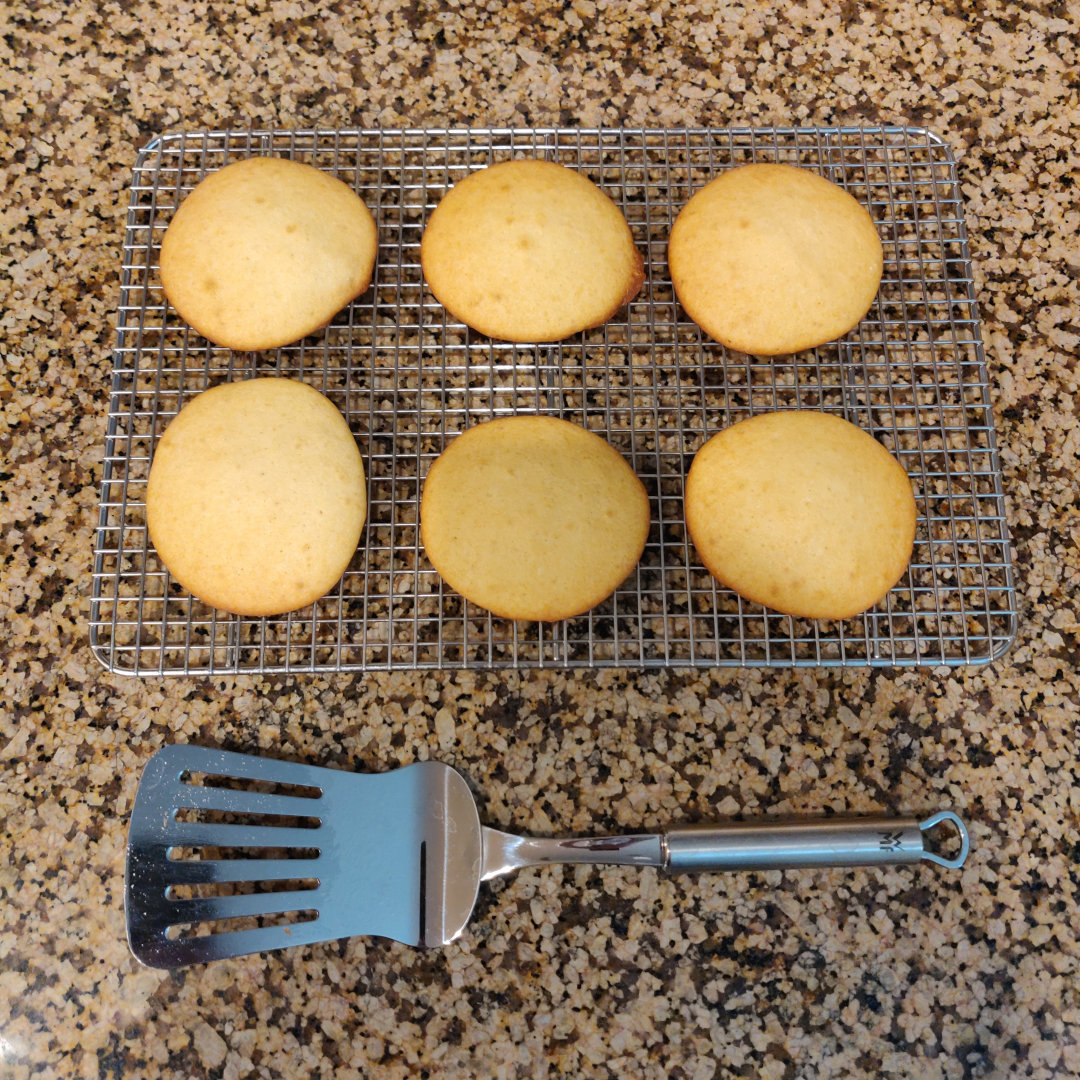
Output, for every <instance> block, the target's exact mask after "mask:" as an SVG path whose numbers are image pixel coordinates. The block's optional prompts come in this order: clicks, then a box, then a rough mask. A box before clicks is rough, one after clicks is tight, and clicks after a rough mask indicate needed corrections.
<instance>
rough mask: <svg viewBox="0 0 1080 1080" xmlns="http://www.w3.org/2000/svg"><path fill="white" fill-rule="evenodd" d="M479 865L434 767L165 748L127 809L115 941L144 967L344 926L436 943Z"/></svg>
mask: <svg viewBox="0 0 1080 1080" xmlns="http://www.w3.org/2000/svg"><path fill="white" fill-rule="evenodd" d="M198 781H203V782H198ZM222 784H228V785H230V786H218V785H222ZM210 785H214V786H210ZM253 785H254V786H257V787H259V788H261V789H270V790H257V791H253V790H250V788H251V787H252V786H253ZM283 787H286V788H302V789H305V790H304V792H303V794H300V795H298V794H283V793H281V790H280V789H281V788H283ZM223 815H225V816H227V817H228V820H225V821H222V820H221V818H222V816H223ZM297 820H298V821H299V824H297V823H296V822H297ZM177 856H180V857H177ZM480 859H481V840H480V821H479V817H478V815H477V812H476V804H475V802H474V800H473V797H472V794H471V792H470V791H469V789H468V786H467V785H466V783H465V781H464V780H463V779H462V777H461V776H460V775H459V774H458V773H457V772H455V771H454V770H453V769H451V768H450V767H449V766H447V765H442V764H440V763H438V762H421V763H417V764H415V765H409V766H406V767H404V768H400V769H395V770H393V771H391V772H386V773H363V774H358V773H349V772H339V771H337V770H332V769H324V768H319V767H315V766H308V765H300V764H295V763H292V762H284V761H272V760H269V759H265V758H257V757H250V756H248V755H245V754H236V753H231V752H229V751H223V750H210V749H206V748H202V747H196V746H168V747H165V748H164V749H162V750H160V751H158V752H157V753H156V754H155V755H154V756H153V757H152V758H151V759H150V761H149V762H148V764H147V766H146V768H145V770H144V772H143V776H142V779H141V781H140V783H139V788H138V791H137V793H136V796H135V805H134V807H133V808H132V814H131V824H130V829H129V839H128V859H127V873H126V880H125V900H126V905H127V923H128V942H129V945H130V947H131V951H132V952H133V954H134V955H135V957H136V958H137V959H138V960H140V961H142V962H143V963H145V964H148V965H150V966H152V967H179V966H182V965H185V964H192V963H199V962H201V961H206V960H214V959H218V958H221V957H226V956H241V955H244V954H246V953H252V952H262V951H265V950H270V949H280V948H284V947H286V946H290V945H303V944H310V943H312V942H317V941H327V940H332V939H334V938H340V937H349V936H352V935H354V934H370V935H374V936H378V937H387V938H393V939H394V940H396V941H401V942H404V943H405V944H408V945H423V944H427V943H431V944H436V943H442V942H444V941H449V940H452V939H453V938H454V937H456V936H457V935H458V934H459V933H460V932H461V930H462V929H463V928H464V926H465V924H466V922H467V921H468V918H469V915H470V914H471V912H472V908H473V905H474V904H475V901H476V893H477V889H478V886H479V882H480ZM237 920H243V922H237ZM256 921H257V922H258V924H257V925H254V923H256ZM235 927H239V928H235Z"/></svg>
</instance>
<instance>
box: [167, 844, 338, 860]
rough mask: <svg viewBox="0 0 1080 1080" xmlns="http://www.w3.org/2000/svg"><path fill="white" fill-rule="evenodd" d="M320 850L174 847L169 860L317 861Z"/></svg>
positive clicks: (299, 848) (170, 850)
mask: <svg viewBox="0 0 1080 1080" xmlns="http://www.w3.org/2000/svg"><path fill="white" fill-rule="evenodd" d="M318 857H319V849H318V848H301V847H287V848H262V847H252V848H247V847H227V848H219V847H172V848H169V858H170V859H171V860H173V861H174V862H188V861H190V862H199V861H203V862H210V861H213V862H222V861H225V862H228V861H232V860H238V859H258V860H262V861H266V862H271V861H273V860H277V859H291V860H300V859H317V858H318Z"/></svg>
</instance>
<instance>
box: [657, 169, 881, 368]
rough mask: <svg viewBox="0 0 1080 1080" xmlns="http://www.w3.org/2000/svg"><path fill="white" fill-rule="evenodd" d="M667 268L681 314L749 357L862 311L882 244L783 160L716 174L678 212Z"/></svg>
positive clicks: (850, 210) (793, 343)
mask: <svg viewBox="0 0 1080 1080" xmlns="http://www.w3.org/2000/svg"><path fill="white" fill-rule="evenodd" d="M668 266H669V269H670V270H671V280H672V284H673V285H674V287H675V292H676V295H677V296H678V298H679V302H680V303H681V304H682V306H683V308H684V309H685V311H686V313H687V315H689V316H690V318H691V319H693V320H694V322H696V323H697V324H698V326H700V327H701V329H702V330H704V331H705V333H706V334H708V335H709V336H710V337H712V338H714V339H715V340H716V341H719V342H720V343H721V344H723V345H726V346H727V347H728V348H730V349H734V350H736V351H738V352H743V353H750V354H752V355H758V356H775V355H778V354H780V353H793V352H800V351H802V350H804V349H811V348H814V347H815V346H817V345H823V344H824V343H825V342H828V341H834V340H835V339H836V338H839V337H841V336H842V335H844V334H846V333H847V332H848V331H849V330H851V329H852V328H853V327H854V326H856V325H857V324H858V323H859V321H860V320H861V319H862V317H863V316H864V315H865V314H866V313H867V311H868V310H869V309H870V305H871V304H872V303H873V300H874V297H875V295H876V294H877V290H878V286H879V285H880V283H881V273H882V249H881V241H880V239H879V238H878V234H877V229H876V228H875V227H874V222H873V220H872V219H871V217H870V214H869V213H868V212H867V210H866V208H865V207H864V206H863V205H862V204H861V203H860V202H858V201H857V200H856V199H854V198H853V197H852V196H851V195H849V194H848V193H847V192H846V191H844V190H843V188H841V187H838V186H837V185H836V184H834V183H832V182H831V181H829V180H826V179H825V178H824V177H823V176H820V175H818V174H817V173H815V172H811V171H810V170H808V169H802V168H797V167H796V166H793V165H773V164H756V165H743V166H739V167H738V168H734V169H731V170H729V171H727V172H724V173H722V174H721V175H720V176H718V177H717V178H716V179H715V180H712V181H710V182H709V183H708V184H706V185H705V186H704V187H703V188H701V189H700V190H699V191H698V192H696V193H695V194H694V196H693V197H692V198H691V199H690V201H689V202H688V203H687V204H686V205H685V206H684V207H683V208H682V210H681V211H680V212H679V215H678V217H677V218H676V220H675V225H674V226H673V228H672V230H671V236H670V238H669V241H668Z"/></svg>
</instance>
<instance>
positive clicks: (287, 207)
mask: <svg viewBox="0 0 1080 1080" xmlns="http://www.w3.org/2000/svg"><path fill="white" fill-rule="evenodd" d="M376 246H377V238H376V230H375V221H374V219H373V218H372V216H371V212H370V211H369V210H368V208H367V206H365V205H364V201H363V200H362V199H361V198H360V197H359V196H358V195H357V194H356V193H355V192H354V191H353V190H352V188H350V187H348V186H347V185H346V184H344V183H342V182H341V181H340V180H338V179H336V178H335V177H333V176H330V175H329V174H327V173H324V172H322V171H321V170H320V169H316V168H314V167H313V166H311V165H304V164H302V163H301V162H297V161H288V160H286V159H285V158H277V157H253V158H245V159H244V160H242V161H237V162H234V163H233V164H232V165H226V166H225V168H223V169H219V170H218V171H217V172H213V173H211V174H210V175H209V176H207V177H206V178H205V179H204V180H202V181H200V183H198V184H197V185H196V186H195V188H194V190H193V191H192V192H191V193H190V194H189V195H188V196H187V198H186V199H184V201H183V202H182V203H181V204H180V206H179V208H178V209H177V211H176V214H175V215H174V216H173V219H172V221H171V222H170V223H169V227H168V228H167V229H166V230H165V236H164V237H163V239H162V242H161V284H162V287H163V288H164V290H165V295H166V296H167V297H168V299H169V302H170V303H171V304H172V305H173V307H175V308H176V310H177V311H178V312H179V314H180V316H181V318H183V319H184V320H185V321H186V322H188V323H190V324H191V325H192V326H193V327H194V328H195V329H196V330H197V331H198V332H199V333H200V334H202V335H203V336H204V337H206V338H209V339H210V341H212V342H214V343H215V344H216V345H224V346H226V347H228V348H230V349H243V350H253V349H273V348H277V347H278V346H279V345H288V344H290V343H291V342H294V341H298V340H299V339H300V338H302V337H304V336H306V335H307V334H310V333H313V332H314V331H315V330H318V329H320V328H321V327H323V326H325V325H326V324H327V323H328V322H329V321H330V320H331V319H332V318H333V317H334V315H336V314H337V312H339V311H340V310H341V309H342V308H343V307H345V305H346V304H348V303H349V302H350V301H351V300H354V299H355V298H356V297H357V296H359V295H360V294H361V293H362V292H363V291H364V290H365V289H366V288H367V287H368V284H369V283H370V281H371V270H372V267H373V266H374V264H375V249H376Z"/></svg>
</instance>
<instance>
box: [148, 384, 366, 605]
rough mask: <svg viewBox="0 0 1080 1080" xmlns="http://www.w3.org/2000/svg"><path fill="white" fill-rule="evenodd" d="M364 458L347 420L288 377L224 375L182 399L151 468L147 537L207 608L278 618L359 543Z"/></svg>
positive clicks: (321, 590) (321, 589)
mask: <svg viewBox="0 0 1080 1080" xmlns="http://www.w3.org/2000/svg"><path fill="white" fill-rule="evenodd" d="M366 510H367V496H366V490H365V484H364V465H363V462H362V460H361V457H360V451H359V449H358V448H357V445H356V440H355V439H354V438H353V435H352V432H351V431H350V430H349V425H348V424H347V423H346V422H345V418H344V417H343V416H342V415H341V413H340V412H339V411H338V409H337V408H336V406H335V405H334V404H333V403H332V402H331V401H330V400H328V399H327V398H326V397H324V396H323V395H322V394H320V393H319V392H318V391H317V390H314V389H312V388H311V387H310V386H306V385H304V384H303V383H299V382H294V381H293V380H291V379H276V378H265V379H251V380H248V381H246V382H235V383H224V384H222V385H220V386H216V387H214V388H213V389H210V390H206V391H205V392H203V393H201V394H199V395H198V396H197V397H195V398H193V399H192V400H191V401H190V402H189V403H188V404H186V405H185V406H184V407H183V408H182V409H181V410H180V412H179V413H178V414H177V415H176V417H175V418H174V419H173V420H172V422H171V423H170V424H169V426H168V427H167V428H166V429H165V432H164V434H163V435H162V436H161V439H160V440H159V441H158V444H157V447H156V448H155V450H154V456H153V461H152V464H151V466H150V477H149V481H148V484H147V492H146V518H147V526H148V529H149V533H150V539H151V541H152V542H153V545H154V548H155V549H156V550H157V553H158V556H159V557H160V559H161V561H162V562H163V563H164V564H165V566H166V567H167V568H168V570H169V572H170V573H171V574H172V576H173V577H174V578H175V579H176V580H177V581H178V582H179V583H180V584H181V585H182V586H183V587H184V588H185V589H187V590H188V591H189V592H191V593H193V594H194V595H195V596H196V597H198V598H199V599H200V600H202V601H204V602H205V603H207V604H210V605H211V606H213V607H216V608H221V609H222V610H224V611H230V612H233V613H234V614H237V615H278V614H281V613H283V612H287V611H294V610H296V609H297V608H302V607H306V606H307V605H308V604H310V603H312V602H314V601H315V600H317V599H318V598H319V597H321V596H323V595H325V594H326V593H327V592H329V591H330V589H332V588H333V587H334V585H335V584H336V582H337V581H338V579H339V578H340V577H341V575H342V573H343V572H344V571H345V568H346V567H347V566H348V564H349V561H350V560H351V559H352V556H353V553H354V552H355V551H356V546H357V543H358V542H359V540H360V533H361V530H362V529H363V526H364V518H365V514H366Z"/></svg>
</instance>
